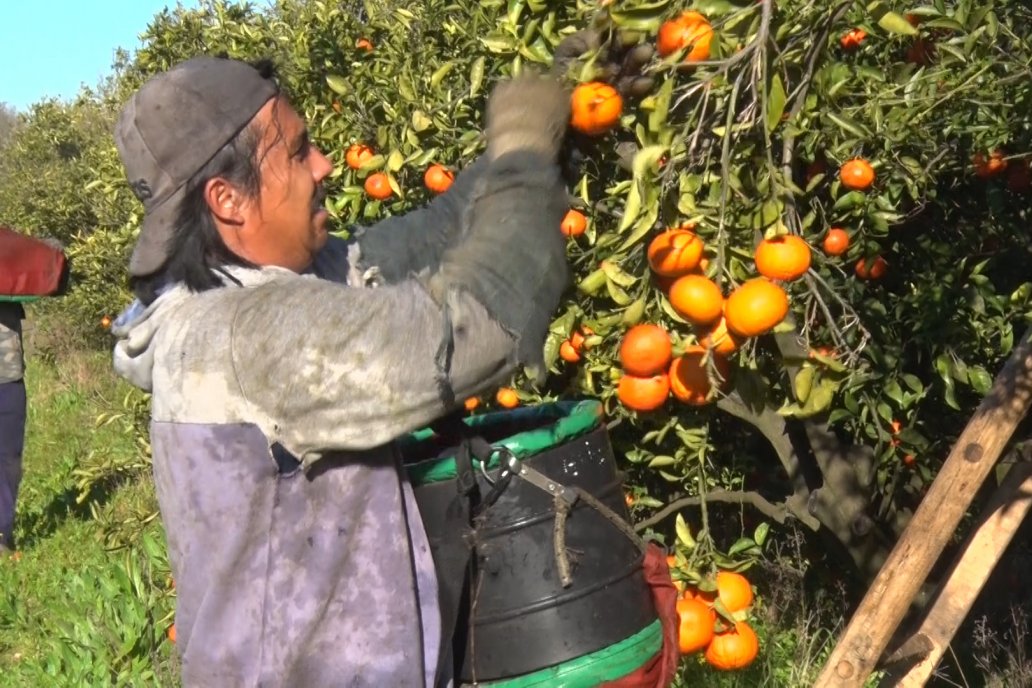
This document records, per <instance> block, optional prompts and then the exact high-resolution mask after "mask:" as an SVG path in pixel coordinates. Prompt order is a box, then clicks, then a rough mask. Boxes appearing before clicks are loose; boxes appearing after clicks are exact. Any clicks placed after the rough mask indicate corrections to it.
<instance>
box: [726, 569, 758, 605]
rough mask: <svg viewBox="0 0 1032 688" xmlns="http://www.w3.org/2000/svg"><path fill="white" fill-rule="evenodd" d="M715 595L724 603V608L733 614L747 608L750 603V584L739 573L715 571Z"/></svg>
mask: <svg viewBox="0 0 1032 688" xmlns="http://www.w3.org/2000/svg"><path fill="white" fill-rule="evenodd" d="M717 597H718V598H719V599H720V601H721V602H722V603H723V604H724V608H725V609H727V610H728V611H729V612H731V613H732V614H733V613H734V612H738V611H741V610H743V609H748V608H749V605H751V604H752V602H753V591H752V586H750V585H749V580H748V579H747V578H746V577H745V576H743V575H742V574H740V573H735V572H734V571H720V572H718V573H717Z"/></svg>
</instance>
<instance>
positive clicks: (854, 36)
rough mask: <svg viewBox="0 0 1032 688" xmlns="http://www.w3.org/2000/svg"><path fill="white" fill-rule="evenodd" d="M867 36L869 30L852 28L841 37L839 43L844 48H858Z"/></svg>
mask: <svg viewBox="0 0 1032 688" xmlns="http://www.w3.org/2000/svg"><path fill="white" fill-rule="evenodd" d="M865 38H867V32H866V31H864V30H863V29H850V30H849V31H847V32H846V33H844V34H843V35H842V38H840V39H839V45H841V46H842V49H843V50H856V49H857V48H859V47H860V44H861V43H863V42H864V39H865Z"/></svg>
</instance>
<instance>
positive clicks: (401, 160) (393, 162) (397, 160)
mask: <svg viewBox="0 0 1032 688" xmlns="http://www.w3.org/2000/svg"><path fill="white" fill-rule="evenodd" d="M404 164H405V156H404V155H402V154H401V151H399V150H392V151H391V154H390V155H388V156H387V169H388V170H390V171H391V172H397V171H398V170H400V169H401V167H402V165H404Z"/></svg>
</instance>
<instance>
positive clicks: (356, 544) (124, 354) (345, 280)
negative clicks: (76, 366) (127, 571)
mask: <svg viewBox="0 0 1032 688" xmlns="http://www.w3.org/2000/svg"><path fill="white" fill-rule="evenodd" d="M566 207H567V200H566V193H565V189H564V186H563V184H562V181H561V179H560V176H559V171H558V167H557V166H556V164H555V162H554V161H552V160H547V159H544V158H536V157H534V156H533V155H531V156H520V155H510V156H508V157H507V158H506V159H500V160H499V161H497V162H496V163H493V164H492V165H490V167H487V168H485V166H484V164H483V163H477V164H475V165H473V166H471V167H470V168H468V169H467V170H466V171H464V172H463V174H461V175H459V177H458V178H457V179H456V181H455V184H454V185H453V186H452V188H451V189H450V190H449V191H448V193H446V194H442V195H441V196H439V197H438V198H437V199H435V200H434V201H433V202H432V203H431V204H429V205H428V206H427V207H425V208H423V209H421V210H420V211H417V212H413V213H409V214H407V215H403V216H398V217H394V218H390V219H388V220H385V221H383V222H381V223H379V224H378V225H375V226H374V227H371V228H369V230H360V231H359V233H358V235H357V240H353V241H351V242H344V241H342V240H339V239H335V238H331V239H330V241H329V243H328V244H327V245H326V247H325V248H324V249H323V250H322V251H321V252H320V254H319V255H318V256H316V260H315V263H314V265H313V267H312V269H311V271H310V274H304V275H299V274H296V273H293V272H291V271H288V270H285V269H282V268H277V267H263V268H260V269H244V268H239V267H231V268H227V269H226V271H225V278H224V279H223V282H224V286H223V287H220V288H216V289H211V290H208V291H204V292H201V293H192V292H190V291H188V290H187V289H186V288H184V287H183V286H181V285H173V286H172V287H171V288H169V289H167V290H166V291H164V292H163V293H162V294H161V295H160V296H159V297H158V298H157V299H156V300H155V301H154V302H153V303H151V304H150V305H149V306H147V307H146V308H143V307H142V306H140V304H139V303H137V304H135V305H134V306H133V307H130V309H129V310H128V311H126V313H124V314H123V315H122V316H120V317H119V319H118V320H117V321H116V323H115V325H114V327H113V328H112V331H113V333H114V334H115V335H116V336H117V337H118V342H117V343H116V346H115V352H114V366H115V369H116V371H117V372H118V373H120V374H121V375H122V376H124V377H125V378H127V379H128V380H130V381H131V382H132V383H134V384H135V385H137V386H138V387H140V388H141V389H144V390H146V391H149V392H150V393H151V395H152V396H151V407H152V408H151V414H152V419H151V446H152V450H153V459H154V477H155V485H156V491H157V496H158V502H159V506H160V508H161V515H162V520H163V522H164V525H165V530H166V534H167V539H168V546H169V561H170V563H171V566H172V572H173V575H174V576H175V580H176V590H177V595H178V597H177V606H176V634H177V648H178V650H179V654H180V657H181V659H182V677H183V683H184V685H185V686H187V687H188V688H193V687H202V688H208V687H211V688H236V687H238V686H240V687H248V688H250V687H256V686H261V688H324V687H329V686H369V687H374V686H375V687H376V688H409V687H413V688H415V687H422V686H433V685H440V684H442V683H447V681H448V679H449V677H448V676H447V672H448V671H449V668H447V667H444V668H441V670H440V671H439V669H438V666H437V664H438V657H439V656H441V649H442V637H441V635H442V632H441V613H440V605H439V603H438V585H437V579H436V575H435V571H434V564H433V559H432V556H431V552H430V549H429V545H428V541H427V536H426V533H425V532H424V530H423V525H422V521H421V520H420V517H419V513H418V510H417V506H416V503H415V500H414V497H413V493H412V488H411V487H410V485H409V484H408V483H407V481H406V480H405V477H404V471H402V470H401V465H400V458H399V452H398V451H397V449H396V447H395V445H394V444H393V440H395V439H396V438H398V437H400V436H402V435H404V434H406V433H408V432H411V431H413V430H416V429H418V428H421V427H425V426H426V425H427V424H429V423H431V422H432V421H433V420H435V419H436V418H439V417H440V416H442V415H443V414H445V413H446V412H448V411H450V410H452V409H451V408H450V406H452V405H455V404H456V400H457V402H458V403H460V404H461V402H462V400H463V399H465V398H467V397H469V396H473V395H476V394H480V393H482V392H484V391H485V390H487V389H490V388H492V387H496V386H498V385H499V384H501V383H502V382H503V381H504V380H506V379H507V378H508V377H509V376H510V375H511V373H512V371H513V370H514V368H515V367H516V365H517V364H518V359H519V357H520V354H519V351H518V346H519V344H518V343H519V342H521V341H523V342H527V341H530V340H535V339H537V338H538V337H539V336H542V335H541V333H540V332H539V331H533V327H530V328H529V329H525V330H524V331H522V332H521V331H511V330H509V329H507V328H504V327H503V326H502V325H500V324H499V320H498V319H497V318H496V317H492V315H494V314H493V313H491V314H489V312H488V310H487V309H486V308H485V306H484V305H482V304H483V303H488V304H489V305H490V304H492V303H493V306H492V307H493V308H496V309H499V312H501V311H502V310H504V309H505V305H506V304H517V305H519V307H520V308H522V310H523V312H527V313H531V314H534V317H535V318H536V320H537V322H538V327H539V328H540V326H541V325H547V321H548V317H549V314H550V313H551V311H552V310H553V309H554V308H555V306H556V305H557V303H558V301H559V297H560V294H561V290H562V288H564V286H565V280H564V279H563V277H562V275H563V274H565V268H566V261H565V242H564V240H563V238H562V236H561V234H560V233H559V231H558V229H557V228H558V227H559V223H560V221H561V219H562V216H563V213H564V212H565V210H566ZM467 237H469V238H470V239H468V240H469V241H473V244H468V245H474V244H476V241H475V240H474V239H477V238H479V239H478V240H479V242H480V243H479V244H476V245H479V246H481V247H482V248H480V249H477V250H482V251H487V252H489V254H490V255H487V256H481V258H483V259H486V262H485V261H481V262H480V263H479V265H481V266H484V265H486V267H483V268H478V270H483V271H484V272H485V273H489V274H487V277H488V278H491V279H494V282H492V284H493V286H494V290H493V291H491V290H486V291H485V290H481V293H483V294H487V297H485V301H483V302H482V301H478V300H477V299H476V298H474V296H473V295H472V294H473V293H475V292H476V291H477V290H476V289H475V288H472V289H463V288H457V289H450V290H448V291H447V292H446V294H447V295H446V296H445V297H443V303H442V302H439V301H440V299H441V298H442V297H438V298H437V299H435V298H433V297H431V294H430V291H429V290H428V286H427V285H428V284H432V283H433V282H432V280H433V279H434V278H435V277H434V275H435V270H437V269H438V266H441V270H442V271H443V270H444V267H443V266H448V265H451V266H452V268H451V269H452V270H454V268H455V265H454V261H456V260H458V261H461V262H462V264H463V265H466V266H468V265H470V264H471V263H469V262H468V261H469V257H470V256H469V254H468V252H467V253H463V252H462V251H459V252H458V253H456V254H454V255H455V257H454V258H449V257H448V256H449V255H451V254H449V253H448V251H450V250H451V249H450V248H449V247H454V246H455V245H456V243H457V242H458V243H463V245H467V244H465V243H464V242H466V241H467ZM521 251H522V253H521ZM363 252H364V253H365V255H362V253H363ZM520 256H523V257H522V259H521V258H520ZM475 257H476V256H474V258H475ZM492 260H503V261H505V260H507V261H510V262H512V263H513V265H514V266H515V267H517V268H518V270H517V271H516V272H512V271H495V270H492V269H491V266H490V261H492ZM449 261H452V263H449ZM535 265H536V266H537V269H538V270H539V272H537V273H534V272H530V271H529V270H524V268H525V267H526V268H532V267H534V266H535ZM470 273H471V274H470V276H468V277H467V278H466V279H470V280H476V279H477V276H478V273H477V271H476V270H470ZM436 274H439V273H436ZM514 274H515V275H519V276H520V277H521V278H519V279H510V278H503V277H502V275H514ZM535 274H537V275H551V276H552V278H551V279H540V278H537V277H533V275H535ZM556 276H558V277H556ZM506 279H510V281H505V280H506ZM531 304H533V305H531ZM528 333H529V334H528ZM527 338H529V339H527ZM542 338H543V337H542ZM537 346H538V347H539V349H538V350H540V340H539V341H538V342H537ZM442 352H445V356H444V357H443V358H442ZM442 360H444V361H446V362H445V363H442ZM442 389H445V390H447V391H448V392H450V394H445V393H442ZM448 640H450V639H443V641H444V642H447V641H448Z"/></svg>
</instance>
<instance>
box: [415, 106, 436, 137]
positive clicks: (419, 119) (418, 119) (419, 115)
mask: <svg viewBox="0 0 1032 688" xmlns="http://www.w3.org/2000/svg"><path fill="white" fill-rule="evenodd" d="M432 126H434V121H433V120H432V119H430V117H429V116H427V114H426V113H425V112H423V111H422V110H413V111H412V128H413V129H414V130H415V131H416V133H422V132H424V131H426V130H427V129H429V128H430V127H432Z"/></svg>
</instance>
